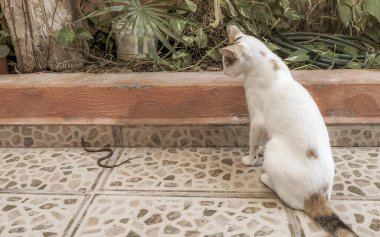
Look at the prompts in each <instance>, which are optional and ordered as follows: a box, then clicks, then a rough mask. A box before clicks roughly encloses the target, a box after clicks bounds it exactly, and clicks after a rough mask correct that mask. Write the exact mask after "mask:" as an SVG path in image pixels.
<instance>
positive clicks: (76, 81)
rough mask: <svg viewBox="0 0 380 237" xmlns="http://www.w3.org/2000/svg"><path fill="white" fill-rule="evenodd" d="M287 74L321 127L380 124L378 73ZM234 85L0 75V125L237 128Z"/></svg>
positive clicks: (240, 104) (238, 93) (127, 76)
mask: <svg viewBox="0 0 380 237" xmlns="http://www.w3.org/2000/svg"><path fill="white" fill-rule="evenodd" d="M293 74H294V77H295V79H296V80H298V81H300V82H301V83H302V84H303V85H304V86H305V87H306V88H307V90H309V92H310V93H311V94H312V96H313V97H314V99H315V100H316V102H317V104H318V106H319V107H320V110H321V111H322V114H323V115H324V117H325V120H326V122H327V123H329V124H340V123H344V124H347V123H354V124H357V123H367V124H368V123H370V124H373V123H380V71H375V70H330V71H328V70H321V71H319V70H318V71H294V72H293ZM242 85H243V79H242V78H228V77H226V76H224V75H223V74H222V73H220V72H191V73H186V72H184V73H168V72H158V73H122V74H87V73H73V74H62V73H60V74H53V73H46V74H24V75H2V76H1V77H0V98H1V104H0V124H3V125H6V124H163V125H168V124H170V125H177V124H178V125H184V124H226V123H227V124H233V123H238V124H241V123H247V122H248V119H247V106H246V101H245V97H244V90H243V87H242Z"/></svg>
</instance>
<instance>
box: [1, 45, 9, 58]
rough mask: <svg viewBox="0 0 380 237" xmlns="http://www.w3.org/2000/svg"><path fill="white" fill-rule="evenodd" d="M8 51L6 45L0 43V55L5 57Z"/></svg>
mask: <svg viewBox="0 0 380 237" xmlns="http://www.w3.org/2000/svg"><path fill="white" fill-rule="evenodd" d="M9 53H10V49H9V47H8V46H7V45H0V57H5V56H7V55H8V54H9Z"/></svg>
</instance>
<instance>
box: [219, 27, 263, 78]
mask: <svg viewBox="0 0 380 237" xmlns="http://www.w3.org/2000/svg"><path fill="white" fill-rule="evenodd" d="M227 32H228V39H229V45H228V46H227V47H224V48H221V49H219V52H220V54H222V55H223V72H224V74H226V75H228V76H231V77H236V76H239V75H241V74H244V73H245V72H247V71H248V70H251V69H252V68H253V67H255V66H257V64H258V63H257V62H258V61H259V60H260V54H263V52H266V51H267V49H266V47H265V45H264V44H263V43H262V42H261V41H260V40H258V39H256V38H255V37H253V36H249V35H246V34H244V33H242V32H241V31H240V30H239V28H238V27H237V26H234V25H230V26H228V27H227ZM259 52H260V53H259ZM261 57H262V56H261Z"/></svg>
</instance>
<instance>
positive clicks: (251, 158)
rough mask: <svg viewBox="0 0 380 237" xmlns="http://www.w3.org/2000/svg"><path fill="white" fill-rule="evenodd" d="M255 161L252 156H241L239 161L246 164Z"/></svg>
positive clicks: (248, 164)
mask: <svg viewBox="0 0 380 237" xmlns="http://www.w3.org/2000/svg"><path fill="white" fill-rule="evenodd" d="M255 161H256V159H255V158H253V157H252V156H243V158H241V162H242V163H243V165H246V166H252V165H254V164H255Z"/></svg>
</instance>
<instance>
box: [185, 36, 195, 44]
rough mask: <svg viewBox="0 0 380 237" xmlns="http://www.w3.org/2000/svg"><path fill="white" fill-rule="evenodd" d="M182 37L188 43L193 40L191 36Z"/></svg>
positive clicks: (191, 42)
mask: <svg viewBox="0 0 380 237" xmlns="http://www.w3.org/2000/svg"><path fill="white" fill-rule="evenodd" d="M182 39H183V40H184V41H186V42H187V43H188V44H189V45H192V44H193V43H194V41H195V39H194V37H193V36H182Z"/></svg>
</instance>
